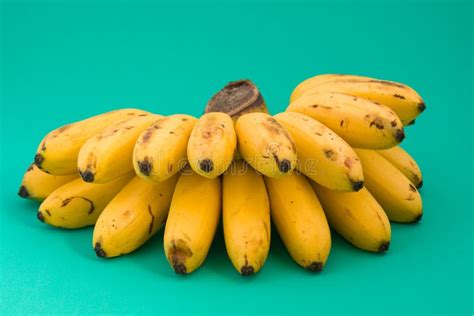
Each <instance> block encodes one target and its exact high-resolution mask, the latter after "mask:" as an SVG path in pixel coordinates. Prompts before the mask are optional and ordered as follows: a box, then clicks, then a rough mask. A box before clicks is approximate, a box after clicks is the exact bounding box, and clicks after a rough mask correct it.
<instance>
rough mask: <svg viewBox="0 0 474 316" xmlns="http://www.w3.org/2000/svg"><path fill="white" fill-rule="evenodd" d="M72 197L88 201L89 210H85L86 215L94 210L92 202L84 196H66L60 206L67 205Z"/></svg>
mask: <svg viewBox="0 0 474 316" xmlns="http://www.w3.org/2000/svg"><path fill="white" fill-rule="evenodd" d="M73 199H82V200H84V201H86V202H87V203H89V205H90V206H89V211H88V212H87V214H88V215H91V214H92V213H93V212H94V210H95V206H94V202H93V201H92V200H90V199H88V198H85V197H83V196H71V197H70V198H67V199H65V200H63V202H62V203H61V207H65V206H66V205H68V204H69V203H71V201H72V200H73ZM46 212H47V213H48V210H46Z"/></svg>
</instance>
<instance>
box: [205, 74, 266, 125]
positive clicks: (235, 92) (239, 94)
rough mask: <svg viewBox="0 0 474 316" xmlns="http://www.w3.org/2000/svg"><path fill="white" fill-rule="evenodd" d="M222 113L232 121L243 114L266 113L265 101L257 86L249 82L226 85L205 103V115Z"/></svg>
mask: <svg viewBox="0 0 474 316" xmlns="http://www.w3.org/2000/svg"><path fill="white" fill-rule="evenodd" d="M209 112H224V113H227V114H228V115H230V116H231V117H232V118H233V119H237V118H238V117H239V116H241V115H242V114H245V113H251V112H265V113H268V110H267V107H266V105H265V101H264V100H263V97H262V95H261V93H260V91H259V90H258V88H257V86H256V85H255V84H254V83H253V82H252V81H250V80H238V81H233V82H230V83H228V84H227V85H226V86H225V87H224V88H222V89H221V90H220V91H219V92H217V93H216V94H215V95H214V96H213V97H212V98H211V99H210V100H209V102H208V103H207V105H206V109H205V113H209Z"/></svg>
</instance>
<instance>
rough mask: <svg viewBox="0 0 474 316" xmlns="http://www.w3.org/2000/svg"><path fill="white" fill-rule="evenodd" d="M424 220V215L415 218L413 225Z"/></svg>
mask: <svg viewBox="0 0 474 316" xmlns="http://www.w3.org/2000/svg"><path fill="white" fill-rule="evenodd" d="M422 218H423V213H421V214H420V215H418V216H417V217H415V219H414V220H413V223H418V222H419V221H421V219H422Z"/></svg>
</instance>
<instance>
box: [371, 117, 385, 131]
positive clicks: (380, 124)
mask: <svg viewBox="0 0 474 316" xmlns="http://www.w3.org/2000/svg"><path fill="white" fill-rule="evenodd" d="M372 126H375V127H376V128H377V129H384V125H383V121H382V120H381V119H380V118H379V117H376V118H375V119H374V120H373V121H372V122H370V125H369V127H372Z"/></svg>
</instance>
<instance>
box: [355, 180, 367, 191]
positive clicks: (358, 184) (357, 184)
mask: <svg viewBox="0 0 474 316" xmlns="http://www.w3.org/2000/svg"><path fill="white" fill-rule="evenodd" d="M363 187H364V181H355V182H353V183H352V190H354V192H357V191H359V190H360V189H362V188H363Z"/></svg>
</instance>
